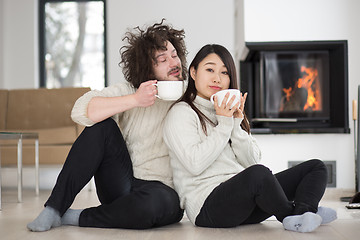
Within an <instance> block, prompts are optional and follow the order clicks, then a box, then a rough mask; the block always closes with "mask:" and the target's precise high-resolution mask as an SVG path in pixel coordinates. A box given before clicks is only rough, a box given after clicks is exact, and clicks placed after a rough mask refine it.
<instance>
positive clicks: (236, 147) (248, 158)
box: [231, 118, 261, 167]
mask: <svg viewBox="0 0 360 240" xmlns="http://www.w3.org/2000/svg"><path fill="white" fill-rule="evenodd" d="M241 121H243V119H242V118H235V121H234V129H233V131H232V133H231V148H232V150H233V152H234V154H235V156H236V159H237V161H238V162H239V163H240V164H241V165H242V166H243V167H249V166H251V165H253V164H256V163H258V162H260V160H261V151H260V148H259V146H258V144H257V141H256V139H255V138H253V137H252V136H251V135H250V134H248V133H247V132H246V131H245V130H243V129H242V128H241V126H240V124H241Z"/></svg>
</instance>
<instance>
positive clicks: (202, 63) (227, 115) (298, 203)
mask: <svg viewBox="0 0 360 240" xmlns="http://www.w3.org/2000/svg"><path fill="white" fill-rule="evenodd" d="M236 83H237V79H236V69H235V64H234V61H233V59H232V57H231V54H230V53H229V52H228V51H227V50H226V48H224V47H222V46H220V45H206V46H204V47H203V48H201V50H200V51H199V52H198V53H197V55H196V56H195V58H194V60H193V61H192V63H191V65H190V68H189V83H188V87H187V90H186V92H185V94H184V96H183V97H182V98H181V99H180V100H179V101H178V102H177V103H176V104H175V105H173V106H172V108H171V109H170V111H169V113H168V115H167V117H166V120H165V126H164V140H165V143H166V144H167V146H168V147H169V150H170V158H171V160H170V161H171V166H172V169H173V178H174V179H173V180H174V185H175V189H176V191H177V192H178V194H179V196H180V201H181V206H182V207H183V208H185V210H186V213H187V215H188V217H189V219H190V221H191V222H192V223H193V224H194V225H196V226H201V227H234V226H238V225H242V224H250V223H259V222H261V221H264V220H265V219H267V218H268V217H270V216H272V215H275V217H276V218H277V219H278V220H279V221H280V222H282V223H283V226H284V228H285V229H287V230H292V231H297V232H311V231H313V230H315V229H316V228H317V227H318V226H319V225H320V224H324V223H328V222H330V221H332V220H334V219H336V212H335V211H334V210H332V209H330V208H325V207H319V208H318V203H319V201H320V200H321V198H322V196H323V194H324V191H325V188H326V182H327V169H326V167H325V165H324V164H323V162H321V161H320V160H310V161H307V162H304V163H302V164H300V165H297V166H295V167H293V168H291V169H288V170H285V171H283V172H280V173H278V174H276V175H273V174H272V173H271V171H270V170H269V169H268V168H266V167H264V166H262V165H258V164H257V163H258V162H259V161H260V158H261V153H260V150H259V147H258V145H257V143H256V140H255V139H254V138H253V137H252V136H251V135H250V128H249V124H248V122H247V120H246V117H245V115H244V114H243V111H244V104H245V101H246V96H247V94H245V95H242V94H241V100H240V102H237V103H236V105H235V106H234V107H233V108H231V107H230V106H231V104H232V103H233V102H234V97H233V98H231V99H230V101H229V102H228V103H226V102H227V100H228V98H229V96H228V95H227V96H225V98H224V100H223V101H222V103H221V104H220V106H219V105H218V102H217V98H216V97H215V98H214V104H212V103H211V102H210V101H209V99H210V97H211V96H212V95H213V94H214V93H216V92H218V91H220V90H224V89H228V88H237V84H236Z"/></svg>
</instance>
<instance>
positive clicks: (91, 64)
mask: <svg viewBox="0 0 360 240" xmlns="http://www.w3.org/2000/svg"><path fill="white" fill-rule="evenodd" d="M105 19H106V17H105V0H73V1H59V0H40V2H39V23H40V24H39V34H40V37H39V40H40V47H39V49H40V54H39V58H40V87H46V88H61V87H90V88H91V89H102V88H104V87H105V86H106V54H105V53H106V44H105V43H106V41H105V36H106V31H105V26H106V24H105Z"/></svg>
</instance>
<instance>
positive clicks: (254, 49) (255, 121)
mask: <svg viewBox="0 0 360 240" xmlns="http://www.w3.org/2000/svg"><path fill="white" fill-rule="evenodd" d="M245 44H246V54H245V56H243V59H242V60H241V61H240V86H241V91H242V92H248V93H249V95H248V98H247V100H246V104H245V112H246V114H247V117H248V119H249V122H250V125H251V128H252V130H251V131H252V133H259V134H263V133H264V134H266V133H269V134H283V133H284V134H286V133H350V128H349V116H348V115H349V112H348V111H349V110H348V48H347V40H330V41H290V42H246V43H245ZM264 51H279V52H284V51H327V52H328V53H329V78H330V83H329V94H330V101H329V103H330V116H329V119H327V120H326V121H325V120H322V119H319V120H316V119H312V120H301V119H286V118H284V119H282V118H277V119H272V118H262V117H261V116H257V114H258V113H257V112H258V111H256V110H257V109H256V108H257V107H258V106H256V105H255V103H256V102H259V101H257V100H256V98H258V97H259V94H260V93H259V90H258V89H259V88H258V86H255V83H256V79H259V78H260V74H261V66H260V55H261V54H260V53H261V52H264Z"/></svg>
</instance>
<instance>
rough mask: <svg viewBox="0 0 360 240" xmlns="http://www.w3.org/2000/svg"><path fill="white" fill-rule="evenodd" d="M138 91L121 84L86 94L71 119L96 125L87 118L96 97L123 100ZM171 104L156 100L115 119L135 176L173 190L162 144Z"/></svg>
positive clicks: (77, 103) (167, 154)
mask: <svg viewBox="0 0 360 240" xmlns="http://www.w3.org/2000/svg"><path fill="white" fill-rule="evenodd" d="M135 91H136V89H135V88H133V87H132V85H131V84H130V83H128V82H122V83H119V84H116V85H113V86H110V87H107V88H104V89H103V90H101V91H97V90H93V91H90V92H87V93H85V94H84V95H83V96H82V97H80V98H79V99H78V100H77V101H76V103H75V105H74V107H73V109H72V112H71V117H72V119H73V121H75V122H76V123H79V124H81V125H85V126H92V125H94V124H95V123H94V122H93V121H91V120H90V119H89V118H88V117H87V107H88V104H89V102H90V100H91V99H92V98H93V97H96V96H102V97H115V96H124V95H128V94H132V93H135ZM172 103H173V102H172V101H163V100H159V99H157V100H156V102H155V104H153V105H152V106H150V107H146V108H142V107H141V108H140V107H139V108H133V109H131V110H128V111H125V112H123V113H119V114H116V115H115V116H113V119H114V120H115V121H116V122H117V123H118V125H119V127H120V129H121V132H122V134H123V137H124V139H125V141H126V144H127V147H128V150H129V153H130V157H131V160H132V163H133V168H134V176H135V177H136V178H139V179H144V180H158V181H161V182H163V183H165V184H166V185H168V186H170V187H173V183H172V171H171V168H170V162H169V153H168V149H167V147H166V145H165V143H164V141H163V135H162V127H163V123H164V121H163V120H164V118H165V116H166V114H167V112H168V110H169V107H170V105H171V104H172Z"/></svg>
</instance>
